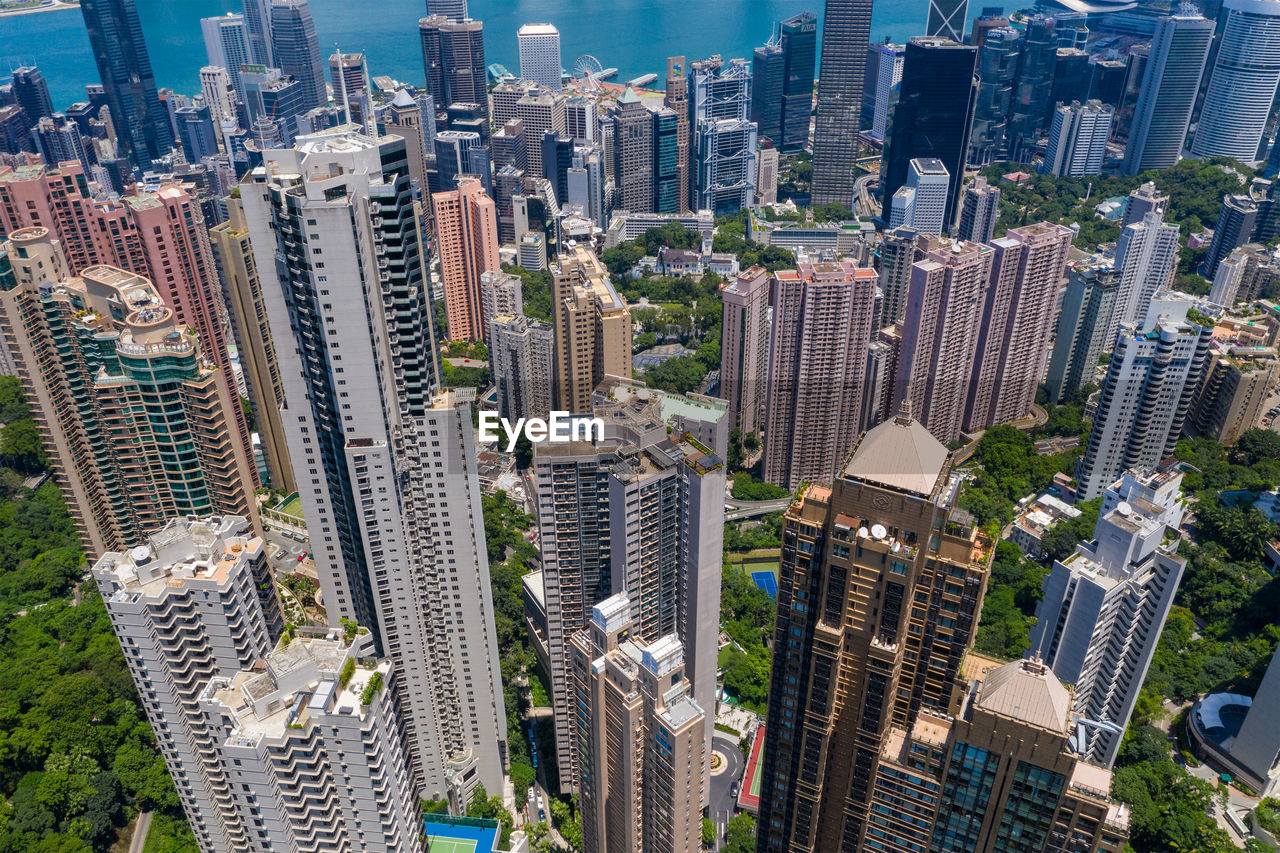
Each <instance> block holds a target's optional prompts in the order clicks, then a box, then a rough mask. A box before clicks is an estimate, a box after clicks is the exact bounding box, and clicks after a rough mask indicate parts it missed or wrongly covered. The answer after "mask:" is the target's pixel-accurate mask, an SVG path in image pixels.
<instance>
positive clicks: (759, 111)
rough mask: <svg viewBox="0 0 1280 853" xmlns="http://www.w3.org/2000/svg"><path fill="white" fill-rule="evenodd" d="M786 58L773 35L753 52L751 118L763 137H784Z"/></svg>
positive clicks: (778, 138)
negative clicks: (783, 105)
mask: <svg viewBox="0 0 1280 853" xmlns="http://www.w3.org/2000/svg"><path fill="white" fill-rule="evenodd" d="M785 70H786V58H785V57H784V56H783V55H782V46H781V45H779V44H778V43H777V42H776V41H775V40H774V39H773V38H770V39H769V41H768V42H766V43H765V44H762V45H760V46H759V47H757V48H756V49H755V50H754V51H753V52H752V55H751V120H752V121H754V122H755V123H756V127H757V128H758V129H759V132H760V136H761V137H763V138H765V139H771V140H773V141H774V142H775V143H778V142H779V141H780V140H781V139H782V77H783V74H784V73H785Z"/></svg>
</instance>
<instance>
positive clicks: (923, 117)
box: [815, 38, 978, 230]
mask: <svg viewBox="0 0 1280 853" xmlns="http://www.w3.org/2000/svg"><path fill="white" fill-rule="evenodd" d="M976 61H977V50H976V49H975V48H974V47H973V46H972V45H966V44H958V43H956V42H953V41H949V40H947V39H940V38H913V39H911V40H910V41H908V42H907V48H906V56H905V59H904V60H903V65H902V83H901V89H900V90H899V93H898V105H897V107H896V108H895V109H894V112H893V122H892V124H891V125H890V128H889V139H888V142H886V151H885V157H884V166H883V172H882V178H881V183H882V184H883V185H884V186H883V191H884V198H885V200H886V202H887V201H888V200H889V199H891V198H893V195H894V193H896V192H897V191H898V188H899V187H901V186H902V185H903V184H905V183H906V182H907V170H908V164H909V163H910V162H911V161H912V160H914V159H916V158H917V157H933V158H936V159H938V160H941V161H942V165H943V166H945V167H946V170H947V172H948V173H949V174H950V176H951V185H950V190H949V192H948V196H947V207H946V213H945V216H944V222H943V227H944V229H946V230H949V229H950V227H951V225H952V223H954V222H955V216H956V208H957V207H958V206H959V204H960V189H961V187H962V186H963V183H964V167H965V163H966V158H967V157H968V155H969V127H970V125H971V124H972V122H973V108H974V104H975V103H976V99H977V86H978V84H977V82H976V78H975V77H974V75H973V72H974V65H975V62H976ZM815 157H816V155H815Z"/></svg>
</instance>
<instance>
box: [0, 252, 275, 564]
mask: <svg viewBox="0 0 1280 853" xmlns="http://www.w3.org/2000/svg"><path fill="white" fill-rule="evenodd" d="M9 236H10V243H9V262H10V263H11V264H12V267H13V273H14V276H15V281H14V285H15V286H14V287H13V288H12V289H10V290H7V291H4V292H2V293H0V317H3V323H4V327H5V331H6V334H5V338H6V341H7V343H8V346H9V354H10V358H11V359H12V361H13V363H14V365H16V367H17V371H18V375H19V376H20V377H21V378H22V380H23V386H24V389H25V391H26V393H27V396H28V398H29V399H30V400H31V402H32V406H33V408H34V409H36V410H37V411H38V412H40V413H41V414H40V417H39V418H37V424H38V426H39V427H40V437H41V439H42V441H43V443H44V449H45V453H46V454H47V455H48V457H49V459H50V462H51V467H52V470H53V476H54V480H55V482H57V483H58V486H59V487H60V488H61V489H62V492H63V495H64V496H65V497H66V500H67V508H68V510H69V511H70V513H71V518H72V521H74V522H75V525H76V529H77V531H78V532H79V534H80V537H81V541H82V542H83V545H84V548H85V550H86V551H87V552H88V553H90V554H101V553H103V552H105V551H108V550H113V549H116V550H119V549H123V548H126V547H129V546H130V545H131V544H132V543H133V542H136V541H137V540H139V539H140V538H141V537H142V535H143V534H144V533H146V532H147V531H150V530H154V529H156V528H157V527H159V526H161V525H163V524H164V523H165V521H167V520H168V519H169V518H172V517H174V516H177V515H208V514H210V513H214V512H221V513H234V514H238V515H245V516H249V517H254V514H255V513H256V503H255V501H254V499H253V489H254V479H255V471H254V468H253V462H252V460H251V458H250V457H249V454H248V453H247V450H246V444H245V443H244V442H242V441H241V436H240V434H239V432H238V431H237V429H236V417H235V414H234V413H235V412H236V411H238V410H239V408H240V406H239V401H238V400H237V399H236V398H235V397H234V396H233V394H234V391H233V387H234V386H230V385H229V383H228V376H229V374H228V373H225V372H224V371H221V370H219V369H217V367H216V366H215V363H214V362H213V361H212V360H211V359H209V358H208V356H207V355H206V354H205V352H204V351H203V349H202V347H203V341H201V340H200V339H199V337H198V336H197V335H196V334H195V333H194V332H195V330H194V329H189V328H188V327H186V326H184V325H182V324H180V323H178V322H177V320H176V318H175V315H174V311H173V310H172V309H171V308H169V307H167V306H166V305H165V303H164V302H162V301H161V298H160V292H159V291H158V289H157V288H156V287H155V286H154V285H153V284H152V283H151V282H150V281H148V280H147V279H146V278H143V277H142V276H139V275H135V274H133V273H130V272H126V271H125V270H122V269H117V268H115V267H108V266H90V267H86V268H85V269H83V270H81V271H80V276H79V277H78V278H69V277H67V263H66V259H65V257H64V255H63V254H62V248H61V246H60V244H59V242H58V241H57V240H55V239H54V238H53V237H52V235H51V234H50V233H49V230H48V229H46V228H39V227H32V228H23V229H19V230H18V231H15V232H13V233H12V234H10V235H9ZM138 406H141V407H144V408H145V410H146V411H147V412H148V413H150V414H151V416H150V417H147V418H137V417H133V416H131V413H132V412H133V411H134V408H135V407H138ZM140 448H145V450H142V449H140Z"/></svg>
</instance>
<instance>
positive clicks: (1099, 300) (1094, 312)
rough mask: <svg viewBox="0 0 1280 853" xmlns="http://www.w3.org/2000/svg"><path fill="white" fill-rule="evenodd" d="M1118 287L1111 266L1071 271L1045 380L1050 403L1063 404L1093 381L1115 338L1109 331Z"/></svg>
mask: <svg viewBox="0 0 1280 853" xmlns="http://www.w3.org/2000/svg"><path fill="white" fill-rule="evenodd" d="M1119 290H1120V276H1119V275H1118V274H1117V273H1116V271H1115V270H1114V269H1112V268H1111V267H1109V266H1107V267H1104V266H1098V265H1090V266H1077V267H1074V268H1072V269H1071V270H1070V274H1069V276H1068V279H1067V290H1066V293H1065V294H1064V295H1063V297H1062V310H1061V311H1060V312H1059V313H1058V327H1057V330H1056V331H1055V332H1054V335H1053V352H1052V353H1051V354H1050V356H1049V374H1048V378H1047V379H1046V380H1045V390H1046V391H1047V393H1048V395H1049V402H1050V403H1053V404H1055V405H1056V404H1058V403H1061V402H1062V401H1063V400H1065V399H1068V398H1070V396H1071V395H1072V394H1074V393H1075V391H1076V389H1077V388H1079V387H1080V386H1081V385H1085V384H1088V383H1089V382H1090V381H1092V379H1093V371H1094V369H1095V368H1096V367H1097V366H1098V358H1099V356H1101V355H1102V351H1103V350H1104V349H1105V348H1106V347H1107V346H1109V345H1110V343H1111V340H1113V339H1108V338H1107V330H1108V328H1109V327H1110V325H1111V317H1112V314H1114V312H1115V305H1116V294H1117V293H1118V292H1119Z"/></svg>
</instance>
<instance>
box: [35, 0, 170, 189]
mask: <svg viewBox="0 0 1280 853" xmlns="http://www.w3.org/2000/svg"><path fill="white" fill-rule="evenodd" d="M80 13H81V14H82V15H83V16H84V26H85V29H86V30H87V31H88V33H89V46H90V48H91V49H92V50H93V59H94V62H96V63H97V65H98V76H99V77H100V78H101V80H102V92H103V97H104V99H105V100H106V104H107V107H108V108H109V109H110V110H111V125H112V127H113V128H115V133H116V147H117V148H118V149H119V153H120V155H121V156H123V157H127V158H129V159H130V160H132V161H133V163H134V165H135V166H137V167H138V168H140V169H145V168H147V167H149V166H150V165H151V161H152V160H159V159H160V158H161V157H164V156H165V155H166V154H168V153H169V150H170V149H171V148H173V127H172V126H171V125H170V124H169V117H168V114H167V113H166V112H165V110H164V106H163V105H162V104H161V103H160V96H159V94H158V93H157V91H156V78H155V75H154V74H153V73H152V70H151V57H150V55H149V54H148V53H147V44H146V42H145V41H144V40H143V37H142V21H141V20H139V18H138V5H137V2H136V0H86V2H84V3H81V4H80ZM32 121H33V122H34V119H32Z"/></svg>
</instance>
